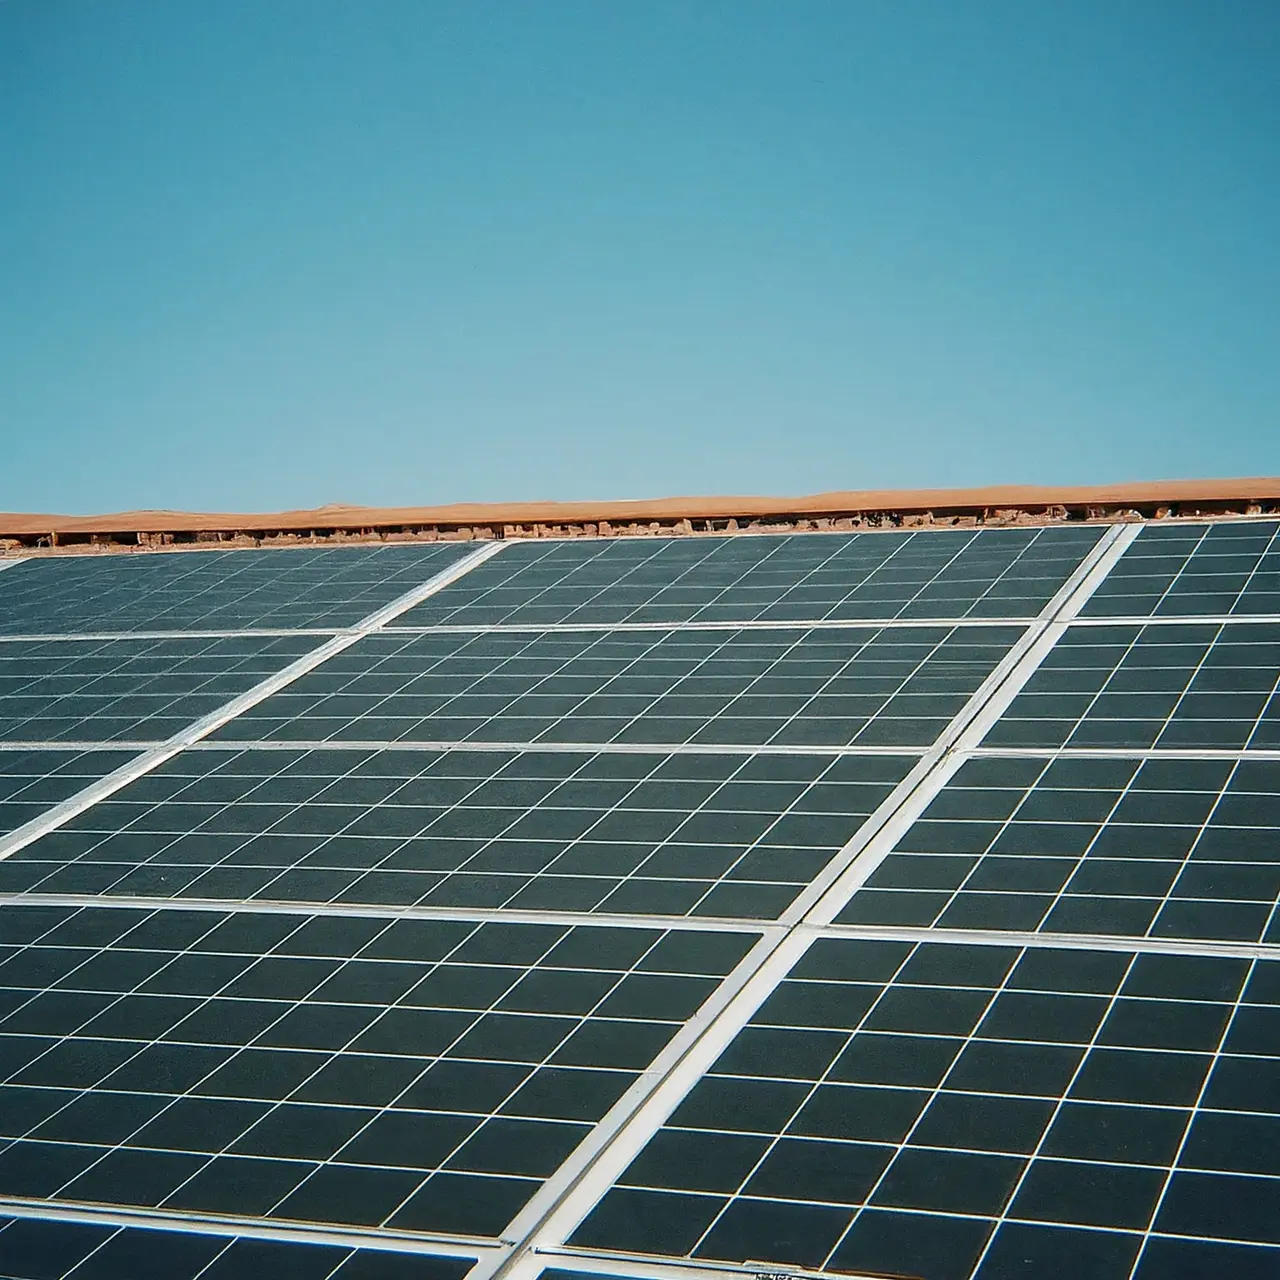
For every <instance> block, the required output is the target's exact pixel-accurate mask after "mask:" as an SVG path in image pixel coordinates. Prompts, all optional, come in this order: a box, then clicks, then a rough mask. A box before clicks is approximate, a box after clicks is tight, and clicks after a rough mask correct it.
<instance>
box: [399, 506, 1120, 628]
mask: <svg viewBox="0 0 1280 1280" xmlns="http://www.w3.org/2000/svg"><path fill="white" fill-rule="evenodd" d="M1100 536H1101V529H1100V528H1098V527H1097V526H1094V527H1079V528H1058V529H999V530H986V531H982V532H979V531H976V530H971V531H947V532H927V533H859V534H802V535H799V536H789V537H788V536H778V537H739V538H688V539H654V540H649V539H643V538H629V539H624V540H607V541H602V540H590V541H563V542H528V543H522V544H514V545H512V546H510V547H508V548H506V549H505V550H504V551H503V553H502V555H500V556H498V557H497V558H496V559H494V560H492V561H490V562H489V563H487V564H484V565H481V566H479V567H478V568H477V569H474V570H472V572H471V573H469V574H467V576H466V579H465V580H464V581H461V582H458V583H455V584H454V585H453V586H451V587H449V588H447V589H446V590H445V591H442V592H441V593H440V594H439V595H437V596H435V597H433V598H432V599H430V600H428V601H425V602H424V603H423V604H421V605H419V606H417V607H416V608H415V609H412V610H410V611H409V612H408V613H406V614H405V615H404V616H403V617H402V618H401V619H400V620H399V621H400V623H401V624H403V625H414V626H433V625H437V624H440V623H451V624H465V625H468V626H487V625H492V624H495V623H520V624H531V625H535V626H545V625H548V624H553V623H564V622H569V623H590V624H599V623H610V624H612V623H622V622H704V621H728V622H742V621H749V620H753V619H774V620H780V621H813V620H816V619H822V618H836V619H843V618H848V619H851V620H856V619H859V618H896V617H901V618H967V617H975V618H1030V617H1033V616H1034V615H1035V614H1037V613H1038V612H1039V611H1040V610H1041V609H1042V608H1043V607H1044V606H1045V605H1046V604H1047V603H1048V602H1049V600H1050V599H1051V598H1052V597H1053V595H1054V594H1055V593H1056V592H1057V591H1058V589H1059V588H1060V587H1061V586H1062V585H1063V583H1064V582H1065V581H1066V580H1067V578H1068V577H1069V576H1070V574H1071V572H1072V571H1073V570H1074V569H1075V568H1076V566H1077V565H1078V564H1079V563H1080V561H1081V560H1082V559H1083V558H1084V556H1085V555H1086V554H1087V553H1088V551H1089V550H1090V549H1091V548H1092V547H1093V545H1094V544H1095V543H1096V542H1097V540H1098V538H1099V537H1100Z"/></svg>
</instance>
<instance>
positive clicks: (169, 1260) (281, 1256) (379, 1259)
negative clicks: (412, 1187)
mask: <svg viewBox="0 0 1280 1280" xmlns="http://www.w3.org/2000/svg"><path fill="white" fill-rule="evenodd" d="M471 1266H472V1264H471V1262H470V1261H469V1260H467V1259H464V1258H441V1257H427V1256H424V1255H423V1254H419V1253H391V1252H386V1251H383V1250H379V1249H376V1248H351V1247H346V1246H342V1245H333V1244H319V1243H314V1242H303V1241H286V1240H270V1239H255V1238H252V1237H249V1236H243V1235H242V1236H238V1237H237V1236H225V1235H212V1234H205V1233H200V1234H197V1233H195V1232H191V1231H183V1230H181V1229H175V1230H146V1229H143V1228H139V1227H117V1226H103V1225H98V1224H96V1223H86V1222H67V1221H60V1220H51V1219H46V1220H40V1219H34V1218H0V1274H2V1275H4V1276H5V1277H7V1280H122V1278H124V1277H127V1278H128V1280H242V1278H243V1277H246V1276H268V1275H270V1276H279V1277H282V1278H283V1280H462V1277H463V1276H465V1275H466V1273H467V1272H468V1271H469V1270H470V1269H471Z"/></svg>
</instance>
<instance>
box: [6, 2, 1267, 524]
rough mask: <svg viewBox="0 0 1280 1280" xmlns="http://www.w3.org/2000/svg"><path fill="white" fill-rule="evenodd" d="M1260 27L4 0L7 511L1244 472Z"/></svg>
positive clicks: (885, 5) (901, 11) (1044, 15)
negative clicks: (5, 1)
mask: <svg viewBox="0 0 1280 1280" xmlns="http://www.w3.org/2000/svg"><path fill="white" fill-rule="evenodd" d="M1277 66H1280V5H1277V4H1275V3H1274V0H1233V3H1230V4H1225V5H1224V4H1218V3H1210V2H1209V0H1204V2H1203V3H1183V2H1180V0H1150V2H1144V0H1102V2H1097V3H1094V2H1091V0H1061V2H1056V0H1037V2H1034V3H1026V0H1008V2H1002V0H944V2H939V3H930V2H927V0H892V2H890V0H833V2H829V3H828V2H824V0H776V2H774V3H762V2H760V0H725V2H720V0H700V2H699V0H679V2H676V3H670V2H668V0H643V2H638V0H637V2H632V0H584V2H583V3H562V2H560V0H542V2H541V3H534V2H533V0H520V2H519V3H514V2H508V0H504V2H488V3H485V2H481V0H466V2H462V3H454V2H452V0H395V2H388V0H342V2H337V0H269V2H267V3H263V2H262V0H166V2H165V3H156V0H109V2H100V0H59V2H58V3H53V4H51V3H48V0H7V3H4V4H0V175H3V178H2V181H3V197H2V198H0V509H5V510H28V511H33V510H43V511H61V512H90V511H102V510H115V509H121V508H128V507H135V506H153V507H159V506H164V507H185V508H195V509H206V510H209V509H224V510H269V509H275V508H280V507H293V506H312V505H318V504H320V503H324V502H336V501H341V502H357V503H434V502H450V501H467V500H506V499H529V498H563V499H575V498H593V497H594V498H613V497H630V496H661V495H667V494H678V493H804V492H811V491H816V490H821V489H831V488H864V487H878V486H899V487H917V486H933V485H969V484H981V483H996V482H1013V481H1022V482H1031V483H1077V482H1081V483H1083V482H1093V481H1099V482H1101V481H1111V480H1132V479H1144V478H1146V479H1152V478H1165V477H1169V478H1175V477H1187V476H1232V475H1263V474H1277V473H1280V419H1278V415H1277V409H1278V408H1280V247H1278V246H1280V237H1278V234H1277V228H1280V145H1278V143H1277V139H1280V77H1278V76H1277V75H1276V67H1277Z"/></svg>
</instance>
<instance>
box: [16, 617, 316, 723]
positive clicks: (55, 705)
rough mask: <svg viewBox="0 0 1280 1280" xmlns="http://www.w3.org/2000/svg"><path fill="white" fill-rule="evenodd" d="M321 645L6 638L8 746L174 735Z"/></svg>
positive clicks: (268, 640) (281, 639)
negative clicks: (24, 742)
mask: <svg viewBox="0 0 1280 1280" xmlns="http://www.w3.org/2000/svg"><path fill="white" fill-rule="evenodd" d="M315 644H316V642H315V640H314V639H309V638H307V637H302V636H274V637H272V636H230V637H219V638H217V639H208V638H200V637H191V638H188V639H180V638H173V639H164V640H40V641H0V740H6V741H29V742H59V741H83V742H113V741H119V740H127V739H129V738H130V737H133V738H138V739H160V738H167V737H169V736H170V735H171V734H173V733H177V732H178V731H180V730H181V729H184V728H186V726H187V725H189V724H190V723H191V722H192V721H194V720H198V719H199V718H200V717H201V716H203V715H205V714H207V713H208V712H210V711H213V710H215V709H216V708H218V707H220V706H222V705H223V704H224V703H225V702H228V701H229V700H230V699H231V698H233V697H234V696H235V695H237V694H240V693H243V692H244V691H245V690H246V689H249V688H251V687H252V686H253V685H255V684H257V683H258V682H259V681H260V680H262V679H263V678H264V677H265V676H268V675H271V674H273V673H274V672H276V671H279V670H280V669H281V668H282V667H285V666H287V665H288V664H289V663H290V662H291V661H293V659H295V658H297V657H300V656H301V655H302V654H304V653H306V652H308V651H309V650H310V649H313V648H315Z"/></svg>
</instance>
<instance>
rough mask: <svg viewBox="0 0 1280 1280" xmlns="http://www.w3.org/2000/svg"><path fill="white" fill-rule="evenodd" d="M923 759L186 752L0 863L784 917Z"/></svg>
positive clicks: (296, 890)
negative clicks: (814, 879) (866, 819)
mask: <svg viewBox="0 0 1280 1280" xmlns="http://www.w3.org/2000/svg"><path fill="white" fill-rule="evenodd" d="M913 763H914V762H913V760H912V759H911V758H909V757H902V756H879V755H877V756H866V755H862V756H829V755H802V756H784V755H759V754H741V755H711V754H695V755H687V754H677V755H671V754H649V753H643V754H641V753H624V754H607V755H599V754H583V753H577V752H574V753H569V752H554V753H551V752H532V751H526V752H518V753H517V752H510V751H507V752H466V751H453V752H423V751H364V750H355V751H332V750H330V751H245V752H240V751H214V750H210V751H198V752H189V753H186V754H184V755H181V756H178V757H176V758H175V759H173V760H172V761H170V762H169V763H168V764H166V765H164V766H162V767H161V768H160V769H158V770H156V771H155V772H153V773H151V774H149V775H148V776H146V777H144V778H140V779H139V780H138V781H137V782H134V783H133V784H132V785H130V786H129V787H127V788H125V789H124V790H122V791H120V792H119V793H117V795H116V796H115V797H113V798H112V799H110V800H105V801H103V802H101V803H99V804H98V805H95V806H94V807H93V808H91V809H88V810H87V811H86V812H85V813H83V814H82V815H80V816H79V817H78V818H76V819H74V820H73V821H72V822H70V823H68V824H67V825H66V826H64V827H63V828H62V829H60V830H59V831H57V832H54V833H52V834H50V835H48V836H46V837H45V838H44V839H43V840H39V841H37V842H35V843H34V844H31V845H28V846H27V847H26V848H24V849H23V850H22V851H21V852H19V853H17V854H16V855H14V856H13V857H12V858H10V859H9V860H8V861H7V862H3V863H0V891H10V892H12V891H17V890H31V891H34V892H41V893H49V892H69V893H108V894H113V895H130V894H142V893H145V894H151V895H159V896H164V897H173V896H188V897H204V898H230V899H246V900H276V899H286V900H292V901H311V902H330V901H333V902H346V903H367V904H380V903H381V904H392V905H394V904H401V905H406V906H409V905H421V906H427V907H485V908H493V909H500V908H505V907H510V908H513V909H539V910H558V911H590V912H596V911H599V912H609V913H613V914H632V913H634V914H639V915H653V914H659V915H679V916H683V915H697V916H702V915H708V916H729V917H752V918H761V919H775V918H776V917H777V916H778V915H779V914H780V913H781V912H782V911H783V910H784V909H785V908H786V907H787V906H789V905H790V903H791V902H792V901H793V899H794V898H795V897H796V895H797V894H798V893H799V892H800V891H801V890H802V889H803V888H804V886H805V885H806V884H808V883H809V881H810V880H811V879H812V878H813V877H814V876H815V875H817V874H818V872H819V871H820V870H821V869H822V868H823V867H824V866H825V865H826V863H827V862H828V861H829V860H830V859H831V858H832V857H833V856H834V855H835V854H836V853H837V852H838V851H839V850H840V849H841V848H842V847H843V846H844V845H845V844H846V843H847V842H848V840H849V839H850V838H851V837H852V836H853V834H854V833H855V832H856V831H857V830H858V828H859V826H860V825H861V824H862V821H863V819H864V818H866V817H867V816H868V815H869V814H871V813H872V812H873V811H874V810H875V809H876V808H877V807H878V806H879V805H880V804H881V803H883V801H884V800H885V799H886V798H887V797H888V795H889V793H890V792H891V791H892V789H893V787H894V785H895V784H896V783H898V782H899V781H900V780H901V779H902V778H903V777H904V776H905V774H906V773H907V771H908V769H909V768H910V767H911V765H912V764H913Z"/></svg>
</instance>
